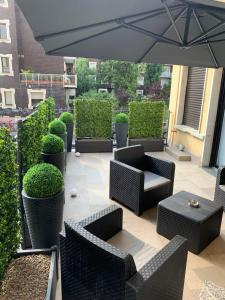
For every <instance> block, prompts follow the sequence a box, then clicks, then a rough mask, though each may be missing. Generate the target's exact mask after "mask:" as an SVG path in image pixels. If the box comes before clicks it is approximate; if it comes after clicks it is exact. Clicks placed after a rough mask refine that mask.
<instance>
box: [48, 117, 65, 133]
mask: <svg viewBox="0 0 225 300" xmlns="http://www.w3.org/2000/svg"><path fill="white" fill-rule="evenodd" d="M48 127H49V132H50V133H53V134H62V133H65V132H66V125H65V124H64V123H63V122H62V121H60V120H59V119H55V120H53V121H52V122H51V123H49V126H48Z"/></svg>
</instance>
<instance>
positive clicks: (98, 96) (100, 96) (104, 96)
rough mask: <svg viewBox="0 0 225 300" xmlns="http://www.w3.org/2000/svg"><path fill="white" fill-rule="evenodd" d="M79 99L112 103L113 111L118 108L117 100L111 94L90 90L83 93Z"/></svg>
mask: <svg viewBox="0 0 225 300" xmlns="http://www.w3.org/2000/svg"><path fill="white" fill-rule="evenodd" d="M79 99H91V100H98V101H101V100H106V101H110V102H111V103H112V106H113V109H116V108H117V106H118V100H117V98H116V97H115V95H114V94H113V93H98V92H97V91H96V90H90V91H89V92H87V93H84V94H83V95H82V96H80V97H79Z"/></svg>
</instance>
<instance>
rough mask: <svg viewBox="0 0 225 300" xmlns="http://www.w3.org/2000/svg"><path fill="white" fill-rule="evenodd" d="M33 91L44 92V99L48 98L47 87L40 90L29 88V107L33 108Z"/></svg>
mask: <svg viewBox="0 0 225 300" xmlns="http://www.w3.org/2000/svg"><path fill="white" fill-rule="evenodd" d="M32 93H43V98H42V99H43V100H44V99H46V90H45V89H39V90H34V89H27V95H28V108H29V109H33V104H32Z"/></svg>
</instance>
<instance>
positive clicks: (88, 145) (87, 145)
mask: <svg viewBox="0 0 225 300" xmlns="http://www.w3.org/2000/svg"><path fill="white" fill-rule="evenodd" d="M75 148H76V152H80V153H100V152H112V149H113V140H112V139H108V140H101V139H79V138H78V139H77V140H76V145H75Z"/></svg>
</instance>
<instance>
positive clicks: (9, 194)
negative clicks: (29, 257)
mask: <svg viewBox="0 0 225 300" xmlns="http://www.w3.org/2000/svg"><path fill="white" fill-rule="evenodd" d="M0 162H1V167H0V178H1V180H0V280H1V279H2V277H3V275H4V271H5V268H6V266H7V264H8V262H9V261H10V259H11V258H12V256H13V254H14V253H15V252H16V250H17V249H18V248H19V244H20V225H19V215H18V208H19V203H18V192H17V187H18V182H17V165H16V163H15V162H16V145H15V143H14V142H13V139H12V137H11V136H10V133H9V130H8V129H6V128H4V127H2V128H0Z"/></svg>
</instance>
